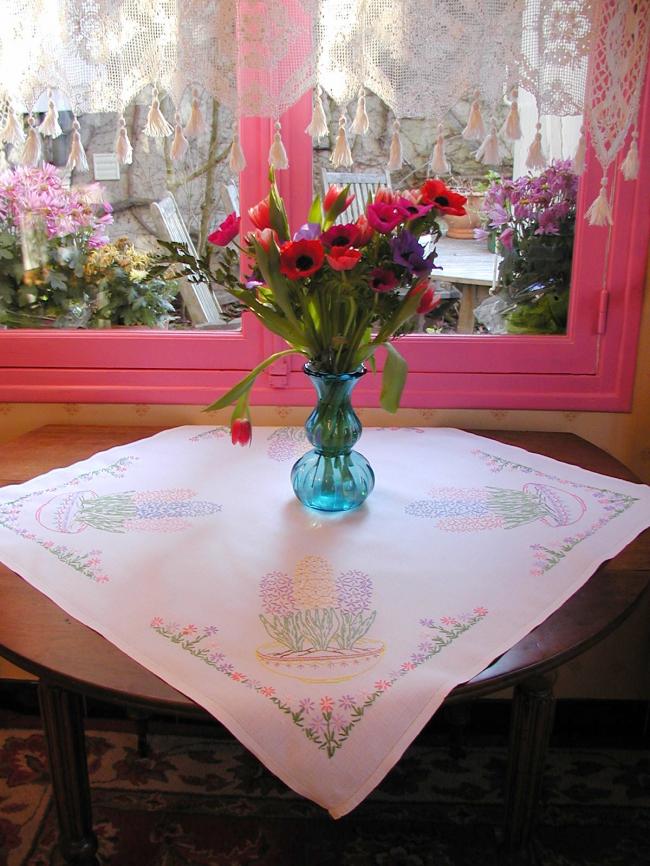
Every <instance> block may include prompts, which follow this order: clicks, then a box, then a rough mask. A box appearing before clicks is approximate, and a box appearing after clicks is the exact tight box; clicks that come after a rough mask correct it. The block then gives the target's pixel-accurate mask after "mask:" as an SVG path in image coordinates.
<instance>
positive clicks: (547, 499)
mask: <svg viewBox="0 0 650 866" xmlns="http://www.w3.org/2000/svg"><path fill="white" fill-rule="evenodd" d="M430 497H431V498H430V499H424V500H420V501H417V502H411V503H410V504H409V505H407V506H406V508H405V511H406V513H407V514H410V515H412V516H414V517H427V518H431V519H433V520H435V525H436V526H437V527H438V528H439V529H443V530H446V531H447V532H474V531H476V530H484V529H515V528H516V527H518V526H523V525H525V524H528V523H533V522H534V521H536V520H541V521H542V522H543V523H546V524H547V525H549V526H569V525H570V524H572V523H576V522H577V521H578V520H580V518H581V517H582V515H583V514H584V513H585V510H586V506H585V503H584V502H583V500H582V499H581V498H580V497H579V496H576V495H575V494H574V493H570V492H569V491H568V490H562V489H560V488H557V487H553V486H551V485H550V484H538V483H529V484H524V486H523V488H522V489H521V490H513V489H506V488H499V487H483V488H471V487H470V488H461V487H440V488H436V489H434V490H432V491H431V493H430Z"/></svg>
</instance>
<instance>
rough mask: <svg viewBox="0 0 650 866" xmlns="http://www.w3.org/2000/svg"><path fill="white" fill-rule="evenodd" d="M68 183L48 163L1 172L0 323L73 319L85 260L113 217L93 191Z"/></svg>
mask: <svg viewBox="0 0 650 866" xmlns="http://www.w3.org/2000/svg"><path fill="white" fill-rule="evenodd" d="M91 192H92V195H91V194H89V191H88V190H80V189H66V188H65V186H64V185H63V182H62V180H61V177H60V175H59V173H58V172H57V170H56V168H55V167H54V166H53V165H47V164H46V165H43V166H42V167H38V168H31V167H27V166H18V167H16V168H15V169H8V170H7V171H5V172H3V173H2V174H1V175H0V322H2V323H5V324H9V325H14V324H27V325H34V324H38V323H39V321H45V320H49V319H51V318H54V317H58V321H57V322H56V324H59V325H67V324H73V323H74V321H75V320H76V319H78V318H79V317H80V316H81V315H82V312H83V310H84V308H85V306H86V285H85V281H84V265H85V261H86V258H87V256H88V254H89V252H90V251H91V250H93V249H96V248H98V247H101V246H102V245H104V244H106V243H108V237H107V236H106V234H105V230H106V226H107V224H109V223H111V222H112V220H113V217H112V214H111V207H110V205H109V204H108V203H107V202H103V203H102V204H101V205H98V204H95V203H94V202H93V199H96V198H97V192H98V190H92V191H91Z"/></svg>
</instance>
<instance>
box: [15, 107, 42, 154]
mask: <svg viewBox="0 0 650 866" xmlns="http://www.w3.org/2000/svg"><path fill="white" fill-rule="evenodd" d="M27 123H28V125H29V131H28V133H27V140H26V141H25V146H24V147H23V152H22V156H21V158H20V161H21V163H22V164H23V165H31V166H37V165H38V164H39V162H40V161H41V137H40V135H39V134H38V130H37V128H36V121H35V120H34V118H33V117H32V115H31V114H30V115H29V118H28V119H27Z"/></svg>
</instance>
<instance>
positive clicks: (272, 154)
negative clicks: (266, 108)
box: [269, 120, 289, 168]
mask: <svg viewBox="0 0 650 866" xmlns="http://www.w3.org/2000/svg"><path fill="white" fill-rule="evenodd" d="M281 129H282V125H281V124H280V121H279V120H276V121H275V135H274V136H273V144H272V145H271V150H270V151H269V165H270V166H271V168H289V159H288V158H287V152H286V150H285V149H284V144H283V142H282V134H281V133H280V130H281Z"/></svg>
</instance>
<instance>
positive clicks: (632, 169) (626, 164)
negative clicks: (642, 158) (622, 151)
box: [621, 129, 639, 180]
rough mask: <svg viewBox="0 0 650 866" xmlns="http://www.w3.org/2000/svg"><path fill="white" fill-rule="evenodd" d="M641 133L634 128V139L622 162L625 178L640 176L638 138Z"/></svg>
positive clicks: (631, 178)
mask: <svg viewBox="0 0 650 866" xmlns="http://www.w3.org/2000/svg"><path fill="white" fill-rule="evenodd" d="M638 137H639V133H638V132H637V131H636V129H635V130H634V132H633V133H632V141H631V142H630V147H629V150H628V152H627V156H626V157H625V159H624V160H623V162H622V163H621V172H622V173H623V177H624V178H625V180H636V179H637V177H638V176H639V145H638V144H637V139H638Z"/></svg>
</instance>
